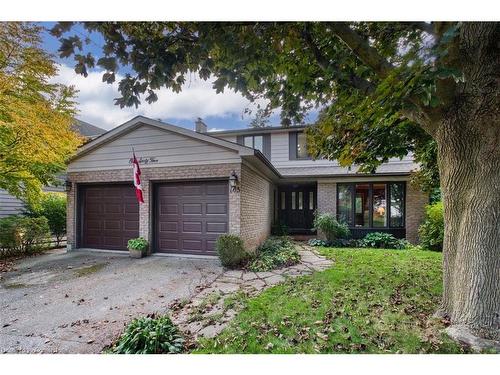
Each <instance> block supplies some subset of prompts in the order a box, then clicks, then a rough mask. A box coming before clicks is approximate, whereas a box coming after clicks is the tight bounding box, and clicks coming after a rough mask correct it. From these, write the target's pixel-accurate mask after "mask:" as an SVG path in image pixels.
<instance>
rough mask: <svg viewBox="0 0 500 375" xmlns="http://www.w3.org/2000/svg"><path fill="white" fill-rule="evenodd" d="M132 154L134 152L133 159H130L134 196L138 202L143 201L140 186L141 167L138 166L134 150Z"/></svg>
mask: <svg viewBox="0 0 500 375" xmlns="http://www.w3.org/2000/svg"><path fill="white" fill-rule="evenodd" d="M133 154H134V159H133V161H132V164H133V165H134V186H135V196H136V197H137V201H138V202H139V203H144V198H143V197H142V186H141V168H140V167H139V162H138V161H137V158H136V157H135V152H133Z"/></svg>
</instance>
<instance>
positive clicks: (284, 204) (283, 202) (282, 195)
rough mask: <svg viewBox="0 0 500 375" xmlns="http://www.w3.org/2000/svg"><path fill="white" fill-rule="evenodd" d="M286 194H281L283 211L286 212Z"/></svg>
mask: <svg viewBox="0 0 500 375" xmlns="http://www.w3.org/2000/svg"><path fill="white" fill-rule="evenodd" d="M285 197H286V196H285V192H284V191H282V192H281V209H282V210H284V209H285V208H286V200H285Z"/></svg>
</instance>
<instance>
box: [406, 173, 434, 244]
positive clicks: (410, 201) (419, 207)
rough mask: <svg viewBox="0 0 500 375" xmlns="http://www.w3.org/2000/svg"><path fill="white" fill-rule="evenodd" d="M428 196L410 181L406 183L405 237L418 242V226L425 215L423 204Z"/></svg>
mask: <svg viewBox="0 0 500 375" xmlns="http://www.w3.org/2000/svg"><path fill="white" fill-rule="evenodd" d="M428 204H429V196H428V195H427V194H425V193H423V192H422V191H420V189H418V187H416V186H413V184H411V183H410V182H407V183H406V239H407V240H408V241H410V242H411V243H413V244H416V243H418V227H419V226H420V224H421V223H422V220H423V219H424V216H425V206H426V205H428Z"/></svg>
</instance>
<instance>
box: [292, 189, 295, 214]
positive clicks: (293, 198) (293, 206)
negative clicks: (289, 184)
mask: <svg viewBox="0 0 500 375" xmlns="http://www.w3.org/2000/svg"><path fill="white" fill-rule="evenodd" d="M292 210H295V192H294V191H292Z"/></svg>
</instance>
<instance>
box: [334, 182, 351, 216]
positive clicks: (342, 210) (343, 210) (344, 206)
mask: <svg viewBox="0 0 500 375" xmlns="http://www.w3.org/2000/svg"><path fill="white" fill-rule="evenodd" d="M337 188H338V189H339V201H338V210H339V212H338V214H337V218H338V219H339V220H340V221H343V222H345V223H348V224H349V225H352V186H351V185H341V184H339V185H337Z"/></svg>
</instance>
